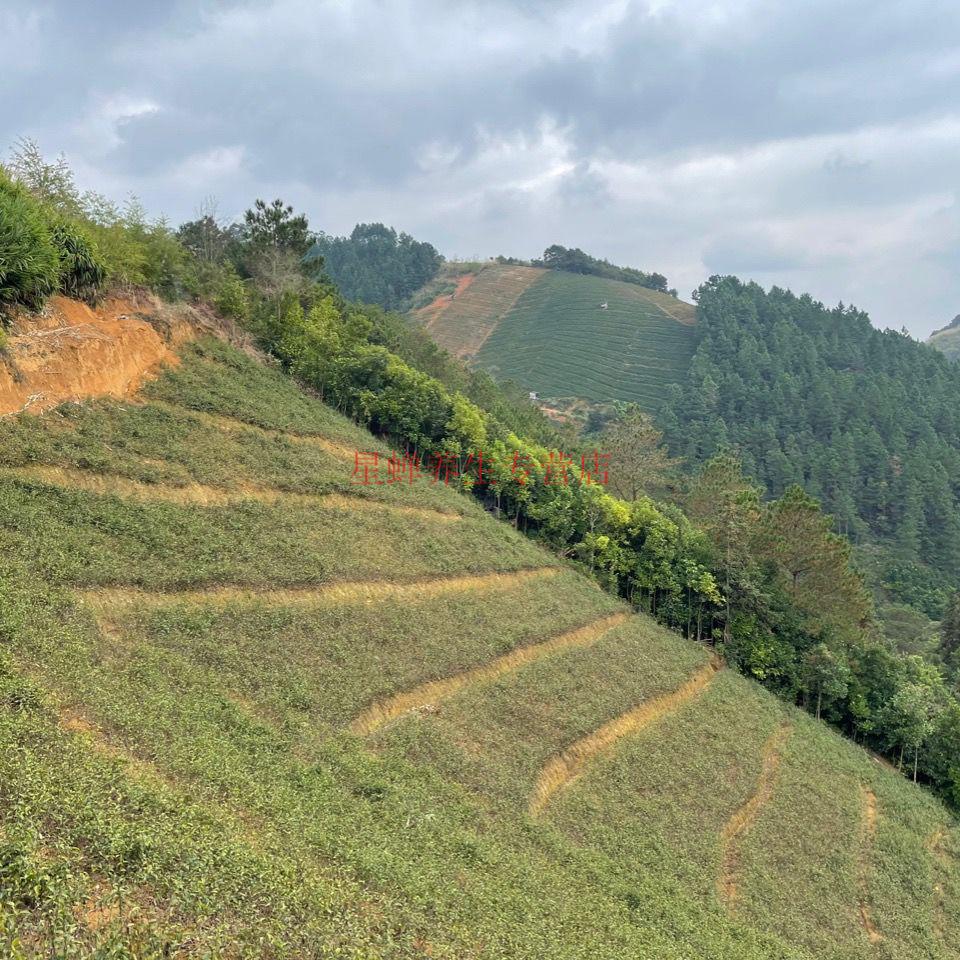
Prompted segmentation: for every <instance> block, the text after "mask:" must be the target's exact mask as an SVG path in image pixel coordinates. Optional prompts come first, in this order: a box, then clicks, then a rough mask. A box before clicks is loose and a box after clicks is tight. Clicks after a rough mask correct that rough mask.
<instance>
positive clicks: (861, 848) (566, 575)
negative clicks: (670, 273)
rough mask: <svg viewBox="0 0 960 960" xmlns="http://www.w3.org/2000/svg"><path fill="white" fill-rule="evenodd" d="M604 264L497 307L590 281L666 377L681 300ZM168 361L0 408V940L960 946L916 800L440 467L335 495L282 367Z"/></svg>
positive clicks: (237, 356)
mask: <svg viewBox="0 0 960 960" xmlns="http://www.w3.org/2000/svg"><path fill="white" fill-rule="evenodd" d="M617 286H623V285H613V286H611V285H610V284H608V283H606V282H604V281H594V280H591V279H590V278H583V277H568V276H564V275H560V274H553V275H550V276H549V277H547V278H545V279H544V281H543V282H542V284H537V285H536V286H534V287H532V288H530V289H529V290H528V291H527V292H526V294H524V295H523V296H522V297H521V300H520V302H519V303H518V305H517V310H516V316H517V317H518V318H523V317H527V318H528V319H527V322H528V323H529V324H530V325H532V327H540V326H542V323H541V322H540V321H536V317H537V316H540V317H541V318H543V317H546V316H548V315H549V316H553V317H560V314H561V313H562V311H561V310H560V306H561V305H562V304H563V303H568V304H569V303H573V302H576V303H578V304H579V306H577V308H576V310H577V311H579V315H580V316H582V317H587V316H591V317H592V314H591V313H590V303H591V301H599V300H600V299H608V300H609V301H610V309H609V311H605V312H604V313H603V314H602V315H601V316H600V317H599V318H598V319H597V320H596V322H598V323H599V322H601V321H602V322H604V323H606V322H608V321H609V322H610V323H614V322H616V323H618V324H621V325H622V329H623V330H624V333H623V336H624V337H625V338H626V340H628V341H629V342H631V343H635V344H636V345H637V349H640V347H641V346H642V344H643V343H647V344H648V345H649V344H653V343H656V344H658V346H657V347H656V350H658V351H660V353H661V354H662V355H663V356H666V355H667V354H669V355H670V356H673V357H675V358H676V362H677V364H678V368H679V364H680V359H681V357H682V355H685V354H683V349H687V348H686V347H683V344H684V343H687V344H688V345H689V340H684V337H687V338H691V337H692V334H693V330H692V328H690V327H685V326H682V325H681V324H679V323H677V322H676V321H674V320H669V318H666V317H665V316H664V318H663V320H662V322H661V320H658V319H657V317H656V316H655V315H654V312H653V307H652V306H650V304H649V303H647V306H646V307H644V306H643V304H644V302H645V301H644V300H643V297H642V295H640V292H639V291H638V294H634V293H633V292H632V290H633V288H631V293H630V294H627V293H623V294H622V298H623V299H622V302H618V301H617V300H616V299H615V293H614V292H612V290H613V288H614V287H617ZM541 288H542V289H541ZM538 290H541V294H538V293H537V291H538ZM598 291H603V292H598ZM538 295H543V296H544V297H545V298H546V299H544V300H541V301H537V300H536V299H535V297H536V296H538ZM631 296H633V297H634V299H633V300H631V299H630V297H631ZM531 298H533V299H531ZM578 298H579V299H578ZM538 302H540V303H541V304H546V305H547V306H546V307H544V308H543V311H542V312H541V313H540V314H537V312H536V310H537V308H536V303H538ZM631 303H632V304H634V306H633V307H629V305H630V304H631ZM550 304H552V305H553V306H550ZM615 304H616V305H617V306H616V309H615ZM628 307H629V309H628ZM631 310H633V311H634V312H632V313H631ZM597 312H598V313H599V311H597ZM576 315H578V314H577V313H576V312H575V311H574V310H573V308H572V307H571V308H570V316H571V317H575V316H576ZM631 317H632V318H633V320H632V321H631V319H630V318H631ZM618 318H619V319H618ZM668 320H669V322H668ZM518 322H519V321H518ZM584 322H585V321H584ZM631 322H632V323H633V324H634V326H635V327H636V328H637V329H640V330H646V331H647V333H646V334H644V336H639V335H638V336H637V337H636V338H635V339H634V340H631V339H630V338H631V337H632V336H633V334H632V333H631V330H632V329H633V328H632V327H631V326H630V324H631ZM555 324H556V325H557V329H558V330H559V329H560V328H561V325H562V327H563V329H569V328H571V327H572V329H573V331H574V333H572V334H568V342H569V343H571V344H576V343H589V342H590V341H589V337H588V338H587V339H585V340H584V339H582V338H581V339H580V340H578V339H577V337H578V336H579V334H577V333H576V330H577V324H576V323H573V322H572V323H571V324H566V321H565V320H563V319H562V318H560V319H556V320H555ZM670 324H672V325H673V326H670ZM509 331H510V326H509V325H508V326H505V327H503V328H502V331H498V334H499V333H501V332H502V335H503V336H507V335H508V334H509ZM657 331H660V332H661V333H662V337H661V339H659V340H658V339H657V333H656V332H657ZM668 333H669V334H672V335H673V339H671V336H669V335H668ZM644 337H646V338H647V339H644ZM492 339H493V338H491V340H492ZM558 342H559V341H558ZM682 347H683V349H681V348H682ZM485 349H486V348H485ZM503 349H506V347H505V346H504V347H503ZM565 349H566V348H565ZM570 349H573V347H571V348H570ZM651 349H652V347H651ZM671 351H672V352H671ZM182 354H183V362H182V364H181V365H180V366H179V367H177V368H176V369H172V370H169V371H168V372H166V373H165V374H164V375H163V376H162V377H161V378H160V379H158V380H156V381H154V382H153V383H151V384H149V385H148V386H147V387H146V388H145V390H144V391H143V393H142V394H141V395H140V396H139V397H137V398H136V399H135V400H133V401H95V402H90V403H87V404H84V405H75V404H70V405H65V406H63V407H61V408H58V409H56V410H54V411H51V412H49V413H47V414H45V415H43V416H37V417H32V416H27V415H21V416H18V417H15V418H8V419H5V420H0V957H4V958H6V957H11V958H25V957H30V958H34V957H36V958H40V957H57V958H81V957H82V958H94V957H96V958H154V957H156V958H161V957H184V958H186V957H191V958H192V957H204V958H206V957H269V958H304V957H314V958H342V960H373V958H425V957H431V958H448V960H454V958H455V960H464V958H477V960H479V958H489V960H494V958H498V960H499V958H528V960H543V958H546V957H549V958H561V960H603V958H609V960H622V958H641V960H647V958H649V960H688V958H694V957H696V958H707V960H761V958H763V960H774V958H776V960H814V958H817V960H820V958H831V960H872V958H884V960H887V958H892V960H915V958H931V960H948V958H955V957H957V956H958V955H960V833H958V831H957V825H956V823H955V822H954V821H953V820H952V819H951V817H950V815H949V814H948V813H947V812H946V810H945V809H944V808H943V807H942V806H941V805H940V804H939V803H938V802H936V801H935V800H934V799H933V798H932V796H931V795H930V794H928V793H927V792H925V791H923V790H921V789H919V788H916V787H914V786H913V785H911V784H909V783H908V782H907V781H906V780H904V779H903V778H901V777H900V776H899V775H897V774H896V773H895V772H894V771H891V770H889V769H888V768H886V767H885V766H883V765H881V764H879V763H878V762H877V761H876V760H874V759H873V758H872V757H871V756H870V755H868V754H867V753H866V752H865V751H863V750H861V749H860V748H859V747H857V746H854V745H853V744H851V743H850V742H848V741H845V740H843V739H841V738H840V737H839V736H836V735H834V734H833V733H831V732H830V731H829V730H828V728H827V727H825V726H824V725H821V724H818V723H816V722H815V721H814V720H813V719H811V718H810V717H809V716H807V715H806V714H803V713H801V712H799V711H797V710H794V709H792V708H789V707H786V706H784V705H783V704H782V703H781V702H780V701H778V700H776V699H774V698H773V697H772V696H770V695H768V694H767V693H765V692H764V691H763V690H761V688H759V687H758V686H756V685H754V684H752V683H750V682H748V681H747V680H745V679H743V678H741V677H739V676H737V675H734V674H733V673H732V672H731V671H729V670H727V669H724V668H723V666H722V664H721V663H719V662H718V661H716V660H714V658H713V657H712V651H710V650H709V649H708V648H705V647H702V646H699V645H697V644H695V643H693V642H690V641H685V640H683V639H681V638H680V637H678V636H677V635H674V634H672V633H670V632H668V631H667V630H665V629H664V628H662V627H660V626H658V625H657V624H655V623H654V622H653V621H652V620H650V619H649V618H646V617H644V616H642V615H636V614H634V613H633V612H632V611H631V610H630V609H629V608H627V607H625V606H624V605H622V604H620V603H619V602H618V601H616V600H615V599H613V598H612V597H611V596H609V595H607V594H605V593H603V592H601V591H600V590H599V589H598V588H597V587H596V586H595V585H594V584H593V583H592V582H591V581H589V580H588V579H586V578H585V577H583V576H581V575H580V574H579V573H577V572H576V571H575V570H574V569H573V568H571V567H567V566H565V565H564V564H563V563H562V561H560V560H558V559H557V558H556V557H555V556H553V555H552V554H548V553H546V552H544V551H542V550H541V549H539V548H538V547H537V546H536V545H534V544H533V543H532V542H531V541H529V540H528V539H526V538H525V537H524V536H523V535H522V534H520V533H518V532H516V531H515V530H513V529H512V527H511V526H509V525H508V524H505V523H500V522H498V521H496V520H494V519H492V518H491V517H489V516H487V515H486V514H485V513H484V511H483V510H482V509H481V508H480V507H479V506H477V505H476V504H475V503H474V502H473V501H471V500H468V499H467V498H466V497H462V496H461V495H459V494H457V493H455V492H454V491H453V490H449V489H446V488H444V487H443V486H442V485H439V486H435V485H433V484H431V483H430V482H428V481H422V482H421V483H419V484H413V485H408V486H404V487H395V486H373V487H358V486H357V485H356V484H354V483H353V482H352V479H351V472H352V467H353V451H355V450H361V451H381V452H383V451H384V450H385V448H384V447H383V446H382V445H381V444H379V443H378V442H377V441H376V440H374V439H373V438H371V437H370V436H369V435H368V434H365V433H364V432H362V431H361V430H359V429H357V428H356V427H355V426H353V425H352V424H351V423H349V422H347V421H346V420H344V419H343V418H341V417H340V416H338V415H337V414H335V413H334V412H332V411H331V410H330V409H328V408H327V407H325V406H323V405H322V404H321V403H320V402H319V401H317V400H316V399H314V398H312V397H310V396H307V395H306V394H305V393H303V392H301V391H300V390H299V389H298V388H297V387H296V385H295V384H294V383H293V382H292V381H291V380H289V379H287V378H285V377H284V376H283V375H282V374H281V373H280V372H278V371H277V370H274V369H270V368H268V367H265V366H263V365H261V364H259V363H258V362H256V361H255V360H253V359H250V358H248V357H246V356H245V355H243V354H241V353H240V352H238V351H236V350H234V349H233V348H231V347H228V346H225V345H223V344H222V343H220V342H219V341H214V340H208V341H203V342H201V343H200V344H195V345H192V346H187V347H185V348H183V350H182ZM564 355H565V356H566V354H564ZM501 356H504V354H501ZM571 359H574V357H573V356H572V355H571ZM550 369H553V370H554V373H553V374H551V375H552V376H554V377H557V378H558V379H556V380H553V381H550V383H553V384H556V385H558V386H559V385H560V384H561V382H562V381H563V375H562V374H561V371H562V367H561V366H557V367H553V368H550ZM587 369H588V368H587V367H582V365H581V369H580V373H579V376H581V377H586V376H587V373H586V370H587ZM631 369H635V368H631ZM650 369H651V370H654V371H655V372H657V373H658V374H661V375H663V373H664V368H663V363H661V364H659V365H654V366H653V367H651V368H650ZM577 371H578V367H577V365H576V364H573V365H572V367H571V371H570V373H569V376H571V377H575V376H577V375H578V373H577ZM603 371H604V365H603V362H602V358H601V360H598V366H597V367H596V372H595V373H594V374H590V377H592V379H589V378H588V380H583V381H577V382H578V383H579V382H583V383H587V382H596V383H597V384H599V383H601V382H602V383H609V384H613V383H614V382H615V381H614V380H602V374H603ZM667 379H668V378H667ZM545 382H546V381H545ZM643 382H644V384H645V385H646V386H645V389H649V390H653V389H654V387H653V385H654V384H655V383H657V382H666V379H664V380H661V381H656V380H654V379H653V373H651V374H649V375H648V376H647V379H646V380H644V381H643ZM531 387H533V388H535V389H540V390H542V391H543V392H545V393H546V392H547V387H546V386H545V385H543V384H541V383H539V382H538V383H536V384H531ZM582 389H586V387H583V388H582ZM591 389H592V388H591ZM598 389H599V388H598ZM624 389H625V390H626V388H624ZM624 396H626V393H625V394H624ZM636 396H649V397H651V398H652V397H653V396H654V394H653V393H650V394H639V393H638V394H636Z"/></svg>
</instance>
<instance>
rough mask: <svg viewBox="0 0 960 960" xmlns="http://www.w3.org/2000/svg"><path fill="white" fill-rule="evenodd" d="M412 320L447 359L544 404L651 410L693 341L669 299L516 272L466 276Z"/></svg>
mask: <svg viewBox="0 0 960 960" xmlns="http://www.w3.org/2000/svg"><path fill="white" fill-rule="evenodd" d="M603 304H606V306H605V307H604V306H602V305H603ZM415 316H416V318H417V319H418V320H419V321H420V322H421V323H423V324H424V326H425V327H426V329H427V330H429V332H430V334H431V335H432V336H433V338H434V339H435V340H436V341H437V342H438V343H439V344H440V345H441V346H442V347H444V348H445V349H447V350H449V351H450V352H451V353H454V354H456V355H457V356H459V357H462V358H464V359H467V360H470V361H471V362H473V363H475V364H476V365H477V366H479V367H482V368H483V369H486V370H488V371H489V372H490V373H492V374H493V375H494V376H496V377H499V378H500V379H510V380H514V381H516V382H517V383H519V384H520V385H522V386H523V387H525V388H527V389H529V390H534V391H536V392H537V393H539V394H540V395H541V397H543V398H550V399H558V398H563V399H566V400H570V399H573V398H579V399H582V400H588V401H595V402H607V401H610V400H629V401H633V402H635V403H639V404H640V405H641V406H643V407H645V408H647V409H650V410H653V409H655V408H656V406H657V405H658V404H659V402H660V401H661V400H662V398H663V391H664V388H665V387H666V386H667V385H668V384H671V383H679V382H681V381H682V379H683V377H684V375H685V373H686V370H687V367H688V366H689V364H690V359H691V357H692V356H693V352H694V350H695V348H696V338H697V332H696V327H695V319H696V311H695V309H694V307H693V306H691V305H690V304H688V303H684V302H683V301H680V300H677V299H675V298H674V297H670V296H668V295H666V294H662V293H658V292H657V291H654V290H647V289H646V288H644V287H640V286H636V285H634V284H629V283H623V282H621V281H619V280H605V279H602V278H600V277H592V276H584V275H581V274H573V273H564V272H562V271H556V270H536V269H534V268H532V267H521V266H502V265H489V266H486V267H484V268H483V269H482V270H481V271H480V272H479V273H476V274H466V275H464V276H462V277H460V278H459V280H458V282H457V288H456V290H455V291H454V292H453V293H452V294H447V295H442V296H438V297H437V298H436V299H435V300H434V301H433V303H431V304H430V305H428V306H427V307H424V308H423V309H421V310H419V311H417V313H416V314H415Z"/></svg>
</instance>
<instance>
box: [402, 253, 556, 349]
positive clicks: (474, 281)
mask: <svg viewBox="0 0 960 960" xmlns="http://www.w3.org/2000/svg"><path fill="white" fill-rule="evenodd" d="M545 272H546V271H544V270H538V269H536V268H535V267H522V266H507V265H501V264H496V263H491V264H486V265H484V266H482V267H481V268H480V269H479V270H477V271H475V272H470V273H465V274H461V275H460V276H458V277H457V278H456V286H455V288H454V289H453V291H452V292H451V293H449V294H440V295H439V296H437V297H436V298H435V299H434V300H433V302H431V303H429V304H428V305H427V306H425V307H423V308H422V309H421V310H419V311H418V312H417V318H418V320H419V321H420V322H421V323H423V325H424V326H425V327H426V328H427V329H428V330H429V331H430V333H431V335H432V336H433V338H434V340H436V341H437V343H439V344H440V346H441V347H443V348H444V350H448V351H449V352H450V353H452V354H453V355H454V356H457V357H460V358H461V359H464V360H470V359H472V358H473V357H475V356H476V354H477V351H478V350H479V349H480V348H481V347H482V346H483V344H484V342H485V341H486V339H487V337H489V336H490V334H491V333H492V332H493V331H494V330H495V329H496V327H497V324H498V323H500V321H501V320H502V319H503V318H504V317H505V316H506V315H507V314H508V313H509V312H510V311H511V310H512V309H513V306H514V304H516V302H517V300H518V299H519V298H520V296H521V295H522V294H523V292H524V291H525V290H526V289H527V288H528V287H530V286H531V285H532V284H534V283H536V282H537V281H539V280H540V279H541V278H542V277H543V275H544V273H545ZM439 282H441V283H442V282H443V277H441V278H440V281H439Z"/></svg>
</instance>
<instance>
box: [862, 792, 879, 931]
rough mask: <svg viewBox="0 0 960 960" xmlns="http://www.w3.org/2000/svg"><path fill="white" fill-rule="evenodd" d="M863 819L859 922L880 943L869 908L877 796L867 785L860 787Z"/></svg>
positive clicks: (875, 833) (875, 835) (875, 832)
mask: <svg viewBox="0 0 960 960" xmlns="http://www.w3.org/2000/svg"><path fill="white" fill-rule="evenodd" d="M860 795H861V804H862V808H863V820H862V826H861V841H860V843H861V846H860V863H859V874H860V876H859V882H860V903H859V909H860V922H861V923H862V924H863V929H864V931H865V932H866V934H867V938H868V939H869V941H870V942H871V943H880V941H881V940H883V937H882V936H881V934H880V931H879V930H877V928H876V926H875V925H874V922H873V914H872V913H871V910H870V896H869V882H868V881H869V873H870V861H871V860H872V858H873V845H874V842H875V840H876V837H877V797H876V794H875V793H874V792H873V791H872V790H871V789H870V788H869V787H867V786H861V787H860Z"/></svg>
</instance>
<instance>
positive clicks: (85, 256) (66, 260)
mask: <svg viewBox="0 0 960 960" xmlns="http://www.w3.org/2000/svg"><path fill="white" fill-rule="evenodd" d="M52 237H53V243H54V245H55V246H56V248H57V253H58V254H59V257H60V290H61V291H62V292H63V293H65V294H66V295H67V296H68V297H76V298H77V299H79V300H89V301H94V300H96V299H97V297H98V296H99V294H100V290H101V288H102V287H103V282H104V280H105V279H106V267H105V265H104V263H103V259H102V258H101V257H100V255H99V253H98V251H97V249H96V246H95V245H94V243H93V240H92V239H91V238H90V236H89V234H88V233H87V232H86V231H85V230H84V229H83V228H82V227H81V226H80V225H79V224H76V223H73V222H70V221H67V220H61V221H59V222H58V223H56V224H55V225H54V227H53V231H52Z"/></svg>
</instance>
